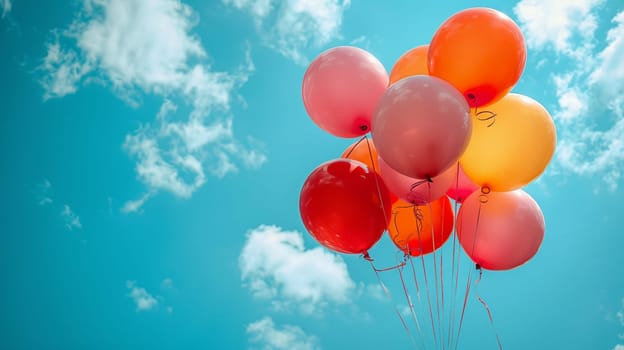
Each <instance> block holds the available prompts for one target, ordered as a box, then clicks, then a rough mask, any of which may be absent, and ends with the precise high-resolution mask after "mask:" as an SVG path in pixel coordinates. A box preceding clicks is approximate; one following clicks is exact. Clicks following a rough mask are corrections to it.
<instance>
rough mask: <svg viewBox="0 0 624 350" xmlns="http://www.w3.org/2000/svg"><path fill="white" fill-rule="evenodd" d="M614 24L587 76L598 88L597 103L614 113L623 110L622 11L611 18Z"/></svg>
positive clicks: (621, 113) (623, 55)
mask: <svg viewBox="0 0 624 350" xmlns="http://www.w3.org/2000/svg"><path fill="white" fill-rule="evenodd" d="M612 22H613V23H615V26H614V27H613V28H611V29H610V30H609V32H608V33H607V46H606V48H605V49H604V50H602V52H600V53H599V54H598V65H597V67H596V68H595V69H594V70H593V72H592V73H591V75H590V76H589V83H590V84H591V85H592V86H593V87H594V88H595V89H597V90H598V96H599V97H601V99H600V100H599V103H601V104H606V105H607V106H608V107H609V108H610V109H612V110H614V111H615V113H616V114H618V115H620V116H623V115H624V111H623V110H622V109H623V106H624V66H623V65H622V60H623V59H624V11H622V12H620V13H618V14H617V15H616V16H615V17H614V18H613V20H612Z"/></svg>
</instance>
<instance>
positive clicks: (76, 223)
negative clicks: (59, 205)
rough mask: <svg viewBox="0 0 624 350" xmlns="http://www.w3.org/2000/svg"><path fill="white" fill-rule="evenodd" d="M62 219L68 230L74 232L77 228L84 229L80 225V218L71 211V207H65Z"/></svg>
mask: <svg viewBox="0 0 624 350" xmlns="http://www.w3.org/2000/svg"><path fill="white" fill-rule="evenodd" d="M61 217H62V218H63V221H65V227H67V229H68V230H70V231H71V230H73V229H75V228H77V229H80V228H82V224H81V223H80V217H79V216H78V215H76V213H75V212H74V211H73V210H72V209H71V207H70V206H69V205H67V204H65V205H64V206H63V211H61Z"/></svg>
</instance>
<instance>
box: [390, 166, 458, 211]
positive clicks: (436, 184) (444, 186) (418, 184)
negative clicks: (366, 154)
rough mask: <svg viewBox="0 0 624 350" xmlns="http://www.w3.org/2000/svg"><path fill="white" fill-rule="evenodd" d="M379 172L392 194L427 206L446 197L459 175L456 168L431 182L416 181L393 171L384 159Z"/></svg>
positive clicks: (448, 170)
mask: <svg viewBox="0 0 624 350" xmlns="http://www.w3.org/2000/svg"><path fill="white" fill-rule="evenodd" d="M379 170H380V174H381V178H382V179H383V181H384V183H385V184H386V186H387V187H388V190H390V193H393V194H395V195H396V196H397V197H399V198H401V199H402V200H404V201H405V202H407V203H410V204H415V205H423V204H427V203H429V202H431V201H434V200H436V199H438V198H440V197H442V196H444V194H446V191H447V190H448V189H449V188H450V187H451V185H452V184H453V182H454V181H455V178H456V174H457V171H456V169H455V167H450V168H448V169H447V170H445V171H444V172H443V173H442V174H440V175H438V176H435V177H433V178H432V179H431V180H427V179H414V178H411V177H408V176H405V175H403V174H401V173H399V172H398V171H396V170H394V169H392V168H391V167H390V166H389V165H388V164H386V162H385V161H384V160H383V159H382V158H380V159H379Z"/></svg>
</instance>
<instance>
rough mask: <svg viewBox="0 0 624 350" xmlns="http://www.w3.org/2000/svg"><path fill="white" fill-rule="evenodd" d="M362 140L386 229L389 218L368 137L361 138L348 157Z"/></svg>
mask: <svg viewBox="0 0 624 350" xmlns="http://www.w3.org/2000/svg"><path fill="white" fill-rule="evenodd" d="M364 140H366V147H367V148H368V157H369V159H370V162H371V166H372V167H373V172H374V173H375V187H377V198H379V202H380V203H381V210H382V212H383V216H384V219H385V220H386V227H387V226H388V224H389V223H390V218H389V217H388V214H386V203H384V200H383V197H382V195H381V185H379V175H378V174H379V173H378V171H377V169H376V168H375V160H374V159H373V150H372V148H371V145H370V142H369V141H368V137H366V136H363V137H362V138H361V139H360V140H359V141H358V142H357V143H356V144H355V145H354V146H353V148H352V149H351V150H350V151H349V154H348V155H350V154H351V152H353V150H354V149H355V147H357V145H359V144H360V142H362V141H364ZM348 155H347V156H348Z"/></svg>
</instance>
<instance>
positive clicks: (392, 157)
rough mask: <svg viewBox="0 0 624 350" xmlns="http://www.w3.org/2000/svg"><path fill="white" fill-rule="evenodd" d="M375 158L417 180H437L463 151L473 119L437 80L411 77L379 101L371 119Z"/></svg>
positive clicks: (459, 96)
mask: <svg viewBox="0 0 624 350" xmlns="http://www.w3.org/2000/svg"><path fill="white" fill-rule="evenodd" d="M372 122H373V124H372V128H373V130H372V138H373V141H374V142H375V145H376V146H377V152H378V153H379V156H380V157H381V158H383V159H384V161H385V162H386V163H388V165H389V166H391V167H392V168H393V169H395V170H396V171H398V172H400V173H402V174H404V175H406V176H409V177H413V178H417V179H429V178H433V177H434V176H437V175H438V174H440V173H441V172H443V171H444V170H446V169H448V168H450V167H451V166H452V165H453V164H455V163H456V162H457V160H458V159H459V157H460V156H461V155H462V153H464V150H465V149H466V147H467V146H468V142H469V141H470V136H471V133H472V120H471V119H470V110H469V107H468V103H467V102H466V99H465V98H464V97H463V96H462V94H461V93H460V92H459V91H458V90H457V89H456V88H455V87H453V86H452V85H451V84H449V83H447V82H445V81H444V80H442V79H439V78H436V77H432V76H428V75H415V76H410V77H407V78H404V79H401V80H400V81H398V82H396V83H395V84H393V85H392V86H390V87H389V88H388V90H386V93H385V94H384V95H383V96H382V97H381V98H380V99H379V102H378V104H377V108H376V110H375V113H374V114H373V120H372Z"/></svg>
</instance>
